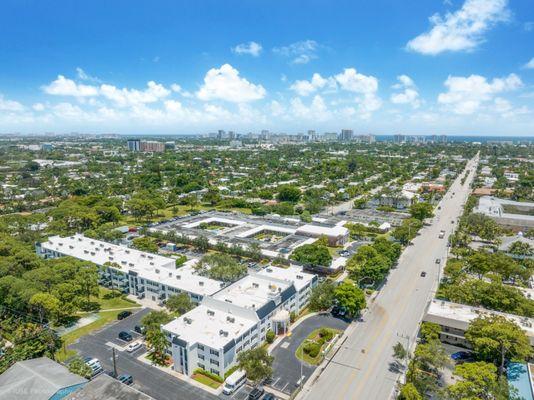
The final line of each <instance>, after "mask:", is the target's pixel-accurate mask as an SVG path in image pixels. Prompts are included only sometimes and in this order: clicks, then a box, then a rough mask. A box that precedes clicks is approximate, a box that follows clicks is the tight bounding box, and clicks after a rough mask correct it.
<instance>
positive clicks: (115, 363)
mask: <svg viewBox="0 0 534 400" xmlns="http://www.w3.org/2000/svg"><path fill="white" fill-rule="evenodd" d="M111 350H112V351H113V357H112V360H113V377H114V378H116V377H117V356H116V354H115V347H112V348H111Z"/></svg>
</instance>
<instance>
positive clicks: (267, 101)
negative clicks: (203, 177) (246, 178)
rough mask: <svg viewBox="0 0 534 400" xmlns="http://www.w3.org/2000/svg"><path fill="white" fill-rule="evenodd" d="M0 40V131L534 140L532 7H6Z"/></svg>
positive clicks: (382, 0)
mask: <svg viewBox="0 0 534 400" xmlns="http://www.w3.org/2000/svg"><path fill="white" fill-rule="evenodd" d="M0 37H1V39H0V46H1V49H2V51H0V133H9V132H21V133H44V132H47V131H54V132H57V133H68V132H71V131H78V132H91V133H106V132H108V133H109V132H113V133H119V134H122V135H135V134H139V135H149V134H153V135H171V134H200V133H206V132H209V131H214V130H217V129H225V130H234V131H237V132H240V133H246V132H249V131H254V132H258V131H260V130H262V129H268V130H271V131H275V132H286V133H290V134H293V133H297V132H305V131H307V130H308V129H314V130H316V131H317V132H324V131H329V132H331V131H335V132H339V131H340V130H341V129H343V128H348V129H353V130H354V132H355V133H356V134H360V133H372V134H375V135H383V134H394V133H401V134H408V135H410V134H412V135H421V134H446V135H451V136H452V135H467V136H472V135H488V136H489V135H491V136H494V135H497V136H533V135H534V7H532V0H509V1H508V0H445V1H443V0H427V1H424V2H423V1H417V2H399V1H393V0H387V1H386V0H376V1H373V2H368V1H354V0H353V1H350V0H343V1H326V0H322V1H319V0H309V1H272V0H271V1H263V0H257V1H254V2H251V1H245V0H242V1H237V0H235V1H234V0H227V1H220V0H210V1H205V0H199V1H196V2H185V1H157V0H155V1H151V2H146V3H141V2H133V3H132V2H129V1H125V0H118V1H113V2H109V1H102V0H94V1H91V2H87V3H85V2H84V3H82V2H72V1H63V0H58V1H54V2H44V1H37V0H25V1H20V0H4V1H2V2H1V3H0Z"/></svg>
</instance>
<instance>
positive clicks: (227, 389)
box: [223, 369, 247, 395]
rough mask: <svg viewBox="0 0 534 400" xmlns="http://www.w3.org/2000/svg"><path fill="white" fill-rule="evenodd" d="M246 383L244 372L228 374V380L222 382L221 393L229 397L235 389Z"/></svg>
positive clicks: (238, 371)
mask: <svg viewBox="0 0 534 400" xmlns="http://www.w3.org/2000/svg"><path fill="white" fill-rule="evenodd" d="M246 381H247V374H246V373H245V371H243V370H240V369H238V370H237V371H234V372H232V373H231V374H230V376H229V377H228V378H226V380H225V381H224V386H223V393H224V394H227V395H230V394H232V393H234V392H235V391H236V390H237V389H239V388H240V387H241V386H243V385H244V384H245V382H246Z"/></svg>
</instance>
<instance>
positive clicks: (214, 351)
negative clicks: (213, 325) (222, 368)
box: [210, 349, 219, 357]
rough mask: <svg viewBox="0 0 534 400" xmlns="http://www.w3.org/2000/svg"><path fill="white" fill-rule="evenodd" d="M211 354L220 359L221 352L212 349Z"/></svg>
mask: <svg viewBox="0 0 534 400" xmlns="http://www.w3.org/2000/svg"><path fill="white" fill-rule="evenodd" d="M210 354H212V355H214V356H217V357H219V352H218V351H217V350H213V349H210Z"/></svg>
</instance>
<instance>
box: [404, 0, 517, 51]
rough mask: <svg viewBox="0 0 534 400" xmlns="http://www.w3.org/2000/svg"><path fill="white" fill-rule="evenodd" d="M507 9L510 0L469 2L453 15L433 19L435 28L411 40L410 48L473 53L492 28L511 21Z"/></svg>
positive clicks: (432, 22)
mask: <svg viewBox="0 0 534 400" xmlns="http://www.w3.org/2000/svg"><path fill="white" fill-rule="evenodd" d="M507 6H508V0H466V1H465V3H464V4H463V6H462V8H460V9H459V10H457V11H455V12H453V13H450V12H449V13H447V14H445V16H444V17H442V16H440V15H439V14H434V15H433V16H432V17H430V22H431V24H432V28H431V29H430V30H429V31H428V32H425V33H422V34H421V35H419V36H417V37H415V38H414V39H412V40H410V41H409V42H408V44H407V48H408V49H409V50H412V51H415V52H418V53H422V54H430V55H436V54H439V53H442V52H446V51H468V50H473V49H475V48H476V47H477V46H478V45H479V44H480V43H482V42H483V41H484V34H485V33H486V32H487V31H488V30H489V29H490V28H491V27H493V26H494V25H495V24H497V23H498V22H502V21H506V20H508V19H509V18H510V11H509V10H508V8H507Z"/></svg>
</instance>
